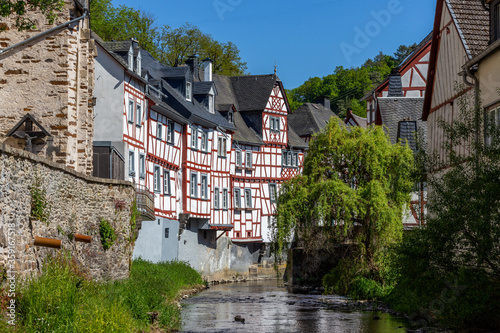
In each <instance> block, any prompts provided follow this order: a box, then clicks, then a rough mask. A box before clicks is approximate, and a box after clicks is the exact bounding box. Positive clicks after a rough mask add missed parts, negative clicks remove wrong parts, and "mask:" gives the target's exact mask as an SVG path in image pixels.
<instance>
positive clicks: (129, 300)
mask: <svg viewBox="0 0 500 333" xmlns="http://www.w3.org/2000/svg"><path fill="white" fill-rule="evenodd" d="M202 283H203V281H202V279H201V277H200V275H199V274H198V273H197V272H196V271H195V270H193V269H192V268H191V267H189V266H188V265H187V264H186V263H183V262H176V261H174V262H166V263H160V264H152V263H150V262H147V261H144V260H135V261H134V262H133V264H132V270H131V273H130V277H129V278H128V279H126V280H122V281H115V282H95V281H92V280H91V279H90V278H89V277H88V276H87V275H86V274H85V273H84V272H83V271H82V270H81V269H80V267H78V265H77V264H76V263H75V262H74V261H73V260H71V258H69V257H65V256H57V257H54V258H48V260H47V261H46V263H45V265H44V267H43V273H42V274H41V275H39V276H34V277H31V278H28V279H26V280H25V281H19V286H20V288H19V293H18V295H17V298H16V303H17V316H18V317H17V323H16V330H13V332H16V333H17V332H26V333H31V332H33V333H34V332H61V333H63V332H64V333H70V332H75V333H77V332H78V333H79V332H103V333H104V332H106V333H107V332H138V331H149V330H150V329H151V327H152V325H151V318H152V317H154V318H156V322H155V324H154V327H155V328H160V329H162V330H165V331H171V330H176V329H180V325H181V320H180V309H179V308H178V306H177V304H176V303H175V299H176V297H177V296H178V295H179V292H180V291H181V290H182V289H185V288H188V287H190V286H193V285H199V284H202ZM0 327H2V328H7V327H6V326H3V325H0Z"/></svg>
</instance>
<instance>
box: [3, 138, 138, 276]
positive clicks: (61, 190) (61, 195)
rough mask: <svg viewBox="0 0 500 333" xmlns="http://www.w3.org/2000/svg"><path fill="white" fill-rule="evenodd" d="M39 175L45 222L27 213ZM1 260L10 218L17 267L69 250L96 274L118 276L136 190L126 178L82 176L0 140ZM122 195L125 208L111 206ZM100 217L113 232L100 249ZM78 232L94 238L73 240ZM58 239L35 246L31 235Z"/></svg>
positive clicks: (34, 265)
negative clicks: (55, 244)
mask: <svg viewBox="0 0 500 333" xmlns="http://www.w3.org/2000/svg"><path fill="white" fill-rule="evenodd" d="M36 178H38V179H40V180H41V187H42V188H43V189H44V190H45V192H46V200H47V203H48V204H49V206H50V214H49V217H48V221H47V223H44V222H42V221H40V220H37V219H35V218H32V217H30V212H31V191H30V190H31V188H32V187H33V184H34V182H35V179H36ZM0 193H1V194H0V207H1V210H0V265H2V264H5V263H6V260H7V248H6V244H5V243H6V241H7V240H8V236H7V230H6V227H5V226H6V225H8V223H14V225H15V230H16V237H15V242H16V251H17V252H16V256H17V261H16V262H17V264H18V267H19V271H18V273H19V274H20V275H26V274H30V273H37V272H39V271H40V270H41V269H42V267H43V263H44V261H45V258H46V257H47V255H49V254H55V253H57V252H60V251H65V252H69V253H70V254H71V256H72V257H73V258H74V259H75V260H76V261H77V262H79V263H80V264H81V265H82V267H83V268H84V269H85V270H87V271H88V273H89V274H90V275H91V276H92V277H93V278H96V279H122V278H126V277H127V276H128V272H129V260H130V258H131V255H132V245H131V244H130V242H129V240H128V239H129V238H130V236H131V230H130V225H129V220H130V207H131V205H132V202H133V200H134V196H135V190H134V187H133V185H132V184H130V183H128V182H124V181H116V180H107V179H106V180H105V179H99V178H94V177H90V176H86V175H84V174H81V173H78V172H76V171H74V170H71V169H70V168H68V167H64V166H60V165H58V164H57V163H55V162H53V161H51V160H48V159H45V158H43V157H40V156H38V155H35V154H31V153H28V152H26V151H22V150H17V149H14V148H11V147H9V146H6V145H3V144H0ZM116 200H123V201H124V202H125V208H124V209H122V210H119V209H117V208H115V201H116ZM101 219H106V220H108V221H110V223H111V225H113V226H114V228H115V230H116V232H117V236H118V237H117V240H116V242H115V244H113V246H112V247H111V248H110V249H108V250H106V251H104V250H103V247H102V244H101V240H100V236H99V224H100V221H101ZM75 233H78V234H83V235H88V236H91V237H92V242H91V243H90V244H87V243H79V242H75V241H74V239H73V238H72V235H73V234H75ZM37 236H39V237H46V238H55V239H60V240H61V241H62V249H61V250H57V249H49V248H42V247H37V246H34V239H35V237H37Z"/></svg>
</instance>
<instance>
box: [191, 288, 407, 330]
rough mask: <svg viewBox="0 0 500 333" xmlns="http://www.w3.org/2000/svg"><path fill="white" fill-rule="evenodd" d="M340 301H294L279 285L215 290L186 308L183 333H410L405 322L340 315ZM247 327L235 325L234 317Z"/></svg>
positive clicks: (353, 313)
mask: <svg viewBox="0 0 500 333" xmlns="http://www.w3.org/2000/svg"><path fill="white" fill-rule="evenodd" d="M325 299H326V300H328V301H329V302H330V304H332V303H333V304H341V303H344V302H345V301H346V299H345V298H344V297H341V296H322V295H293V294H289V293H288V292H287V291H286V289H285V288H281V287H278V286H277V282H276V281H259V282H246V283H238V284H227V285H218V286H213V287H211V288H210V289H208V290H207V291H204V292H202V293H200V294H198V295H197V296H194V297H192V298H190V299H188V300H186V301H184V302H183V305H184V308H183V311H182V319H183V322H184V326H183V332H193V333H194V332H259V333H266V332H286V333H292V332H339V333H344V332H356V333H358V332H367V333H368V332H377V333H378V332H381V333H384V332H406V329H405V327H406V326H407V323H406V320H404V319H401V318H395V317H392V316H390V315H388V314H385V313H379V314H377V315H378V316H379V317H380V320H373V315H374V313H372V312H361V311H339V310H338V309H335V310H333V309H329V308H328V306H327V305H326V304H325V303H324V302H322V300H325ZM238 315H239V316H241V317H243V318H245V323H241V322H239V321H235V319H234V318H235V316H238Z"/></svg>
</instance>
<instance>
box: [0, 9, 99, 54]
mask: <svg viewBox="0 0 500 333" xmlns="http://www.w3.org/2000/svg"><path fill="white" fill-rule="evenodd" d="M88 16H89V10H88V9H87V8H84V9H83V15H82V16H80V17H78V18H76V19H73V20H71V21H68V22H66V23H63V24H61V25H58V26H57V27H54V28H52V29H49V30H47V31H44V32H41V33H39V34H38V35H35V36H33V37H30V38H28V39H26V40H23V41H21V42H19V43H16V44H14V45H11V46H9V47H6V48H5V49H3V50H0V56H1V55H3V54H5V53H6V52H9V51H11V50H13V49H15V48H17V47H19V46H23V45H25V44H28V43H31V42H33V41H35V40H36V39H39V38H41V37H44V36H47V35H50V34H52V33H53V32H56V31H58V30H60V29H62V28H65V27H67V26H70V25H72V24H73V23H76V22H78V21H80V20H83V19H84V18H85V17H88Z"/></svg>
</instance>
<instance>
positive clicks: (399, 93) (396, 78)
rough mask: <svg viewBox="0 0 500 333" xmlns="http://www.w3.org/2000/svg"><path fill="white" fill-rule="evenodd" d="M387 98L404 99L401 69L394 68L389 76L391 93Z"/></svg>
mask: <svg viewBox="0 0 500 333" xmlns="http://www.w3.org/2000/svg"><path fill="white" fill-rule="evenodd" d="M387 97H404V94H403V84H402V83H401V74H400V73H399V68H393V69H392V72H391V74H390V75H389V93H388V94H387Z"/></svg>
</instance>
